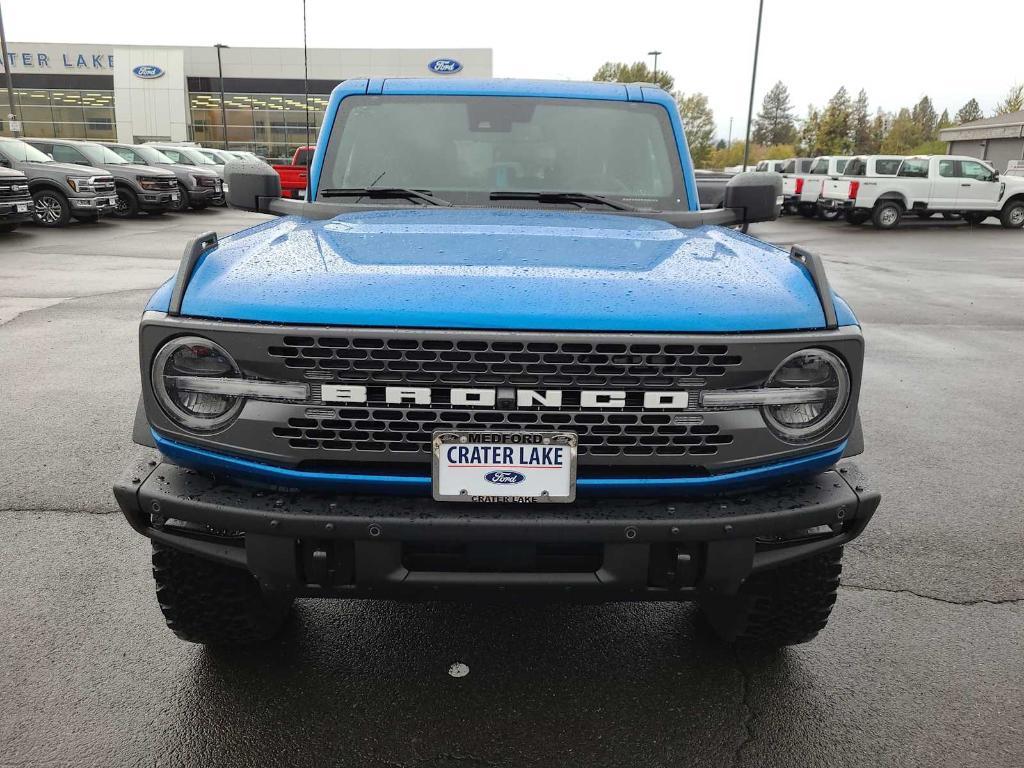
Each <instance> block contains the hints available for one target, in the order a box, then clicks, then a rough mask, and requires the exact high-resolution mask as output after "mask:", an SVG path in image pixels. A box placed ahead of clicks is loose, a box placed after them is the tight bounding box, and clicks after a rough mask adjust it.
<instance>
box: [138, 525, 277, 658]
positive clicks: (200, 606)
mask: <svg viewBox="0 0 1024 768" xmlns="http://www.w3.org/2000/svg"><path fill="white" fill-rule="evenodd" d="M153 580H154V581H155V582H156V596H157V602H159V604H160V610H161V611H162V612H163V614H164V619H165V620H166V621H167V626H168V627H169V628H170V629H171V631H172V632H174V634H176V635H177V636H178V637H179V638H181V639H182V640H186V641H188V642H190V643H202V644H204V645H210V646H221V647H226V646H242V645H258V644H260V643H265V642H267V641H269V640H271V639H273V638H274V637H275V636H276V635H277V634H278V632H280V631H281V628H282V627H283V626H284V622H285V619H287V617H288V613H289V611H290V610H291V605H292V598H291V597H289V596H287V595H278V594H271V593H268V592H266V591H265V590H263V589H262V588H261V587H260V585H259V583H258V582H257V581H256V579H255V578H254V577H253V576H252V574H250V573H249V572H248V571H246V570H244V569H242V568H235V567H232V566H230V565H223V564H221V563H216V562H214V561H212V560H206V559H204V558H201V557H196V556H195V555H191V554H188V553H186V552H181V551H179V550H176V549H172V548H171V547H167V546H165V545H163V544H160V543H158V542H155V541H154V542H153Z"/></svg>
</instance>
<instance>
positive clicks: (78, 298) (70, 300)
mask: <svg viewBox="0 0 1024 768" xmlns="http://www.w3.org/2000/svg"><path fill="white" fill-rule="evenodd" d="M159 287H160V286H156V288H123V289H120V290H117V291H100V292H99V293H83V294H81V295H79V296H65V297H61V298H58V297H54V298H55V299H56V300H55V301H54V302H53V303H52V304H47V305H45V306H42V307H34V308H32V309H26V310H24V311H22V312H19V313H18V314H16V315H14V316H13V317H10V318H7V319H6V320H3V321H2V322H0V326H4V325H7V324H8V323H12V322H14V321H15V320H17V319H18V318H19V317H24V316H25V315H30V314H33V313H35V312H45V311H46V310H48V309H53V308H54V307H61V306H63V305H65V304H72V303H74V302H76V301H82V300H83V299H98V298H103V297H107V296H118V295H120V294H124V293H142V292H143V291H148V292H150V293H152V292H153V291H155V290H156V289H157V288H159ZM3 298H8V299H19V298H36V297H22V296H8V297H2V298H0V301H2V300H3Z"/></svg>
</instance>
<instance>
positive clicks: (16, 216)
mask: <svg viewBox="0 0 1024 768" xmlns="http://www.w3.org/2000/svg"><path fill="white" fill-rule="evenodd" d="M18 206H21V207H23V208H24V207H26V206H27V210H24V211H19V210H18ZM34 208H35V203H33V202H32V198H31V197H26V198H24V199H23V200H4V201H3V202H0V224H16V223H19V222H26V221H32V211H33V209H34Z"/></svg>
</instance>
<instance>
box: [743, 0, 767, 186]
mask: <svg viewBox="0 0 1024 768" xmlns="http://www.w3.org/2000/svg"><path fill="white" fill-rule="evenodd" d="M763 11H764V0H758V3H757V36H756V37H755V38H754V72H753V74H752V75H751V76H750V104H749V105H748V106H747V139H746V141H744V142H743V170H744V171H745V170H747V161H748V160H749V159H750V123H751V122H752V121H753V119H754V85H755V84H756V83H757V53H758V49H759V48H760V47H761V14H762V12H763Z"/></svg>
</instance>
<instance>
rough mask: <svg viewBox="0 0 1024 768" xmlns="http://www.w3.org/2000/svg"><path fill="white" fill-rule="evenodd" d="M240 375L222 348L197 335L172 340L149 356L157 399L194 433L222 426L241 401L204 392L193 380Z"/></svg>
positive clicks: (172, 417) (232, 414) (235, 397)
mask: <svg viewBox="0 0 1024 768" xmlns="http://www.w3.org/2000/svg"><path fill="white" fill-rule="evenodd" d="M241 375H242V374H241V371H239V369H238V365H236V364H235V361H234V360H232V359H231V355H229V354H228V353H227V352H226V351H225V350H224V348H223V347H221V346H220V345H218V344H214V343H213V342H212V341H209V340H208V339H204V338H201V337H199V336H182V337H180V338H177V339H173V340H171V341H169V342H167V343H166V344H164V345H163V346H162V347H161V348H160V351H159V352H157V354H156V357H155V358H153V370H152V379H153V391H154V392H155V393H156V397H157V400H159V401H160V405H161V406H162V407H163V409H164V412H165V413H166V414H167V415H168V416H169V417H170V418H171V419H172V420H174V421H175V422H177V423H178V424H180V425H181V426H183V427H185V428H186V429H190V430H193V431H196V432H209V431H211V430H214V429H218V428H220V427H223V426H224V425H225V424H227V423H228V422H230V421H231V420H233V419H234V418H235V417H236V416H237V415H238V412H239V411H240V410H241V409H242V404H243V399H242V398H241V397H237V396H234V395H227V394H219V393H216V392H204V391H202V390H203V389H204V387H202V386H198V385H197V381H198V380H201V379H202V378H210V379H219V380H223V379H225V378H241ZM198 383H199V384H201V381H198Z"/></svg>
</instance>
